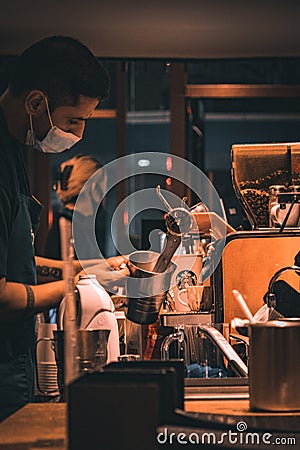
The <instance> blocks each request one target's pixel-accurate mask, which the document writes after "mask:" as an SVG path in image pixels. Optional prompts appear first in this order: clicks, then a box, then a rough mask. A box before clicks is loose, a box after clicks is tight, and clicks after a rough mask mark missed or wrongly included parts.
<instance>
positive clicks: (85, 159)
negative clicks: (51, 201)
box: [44, 154, 106, 259]
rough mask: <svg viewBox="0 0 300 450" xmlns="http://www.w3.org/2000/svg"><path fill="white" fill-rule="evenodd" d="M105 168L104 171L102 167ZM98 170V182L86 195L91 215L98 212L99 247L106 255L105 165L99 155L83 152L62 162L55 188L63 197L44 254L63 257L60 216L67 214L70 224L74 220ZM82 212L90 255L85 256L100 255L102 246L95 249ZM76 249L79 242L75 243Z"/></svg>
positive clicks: (55, 209) (97, 232)
mask: <svg viewBox="0 0 300 450" xmlns="http://www.w3.org/2000/svg"><path fill="white" fill-rule="evenodd" d="M100 169H101V170H100ZM95 172H98V174H97V182H95V183H93V184H92V185H91V188H90V192H89V194H90V195H89V196H87V197H88V198H86V203H89V205H86V206H87V212H86V213H87V214H93V213H94V212H95V211H97V214H96V221H95V233H96V239H97V243H98V247H99V249H100V251H101V254H102V255H103V256H106V251H105V243H106V239H105V237H106V230H105V229H106V211H105V207H104V201H101V200H102V196H103V195H104V194H105V191H106V174H105V171H104V169H102V164H101V163H100V162H99V161H98V159H97V158H95V157H94V156H91V155H85V154H79V155H76V156H74V157H72V158H70V159H68V160H67V161H64V162H63V163H61V165H60V167H59V169H58V171H57V174H56V180H55V182H54V186H53V187H54V190H55V191H56V194H57V196H58V198H59V201H60V202H59V204H58V205H57V206H56V208H54V209H53V225H52V228H51V229H50V230H49V233H48V237H47V242H46V246H45V252H44V256H45V257H47V258H52V259H62V252H61V233H60V226H59V224H60V218H61V217H64V218H65V219H66V220H67V221H69V222H70V223H71V222H72V218H73V213H74V208H75V203H76V200H77V198H78V195H79V193H80V192H81V190H82V188H83V186H84V185H85V183H86V182H87V181H88V180H89V178H90V177H91V176H92V175H93V174H95ZM78 214H82V216H83V217H82V221H81V222H82V228H83V230H82V233H81V234H80V235H81V239H83V240H84V247H85V248H86V254H85V255H80V256H81V257H84V258H88V257H91V256H92V257H93V258H96V257H97V255H98V249H93V248H92V246H91V245H92V244H91V242H90V239H89V236H88V235H87V234H86V233H85V232H84V231H85V230H84V215H83V213H79V212H78ZM75 250H76V242H75Z"/></svg>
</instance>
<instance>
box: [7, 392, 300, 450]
mask: <svg viewBox="0 0 300 450" xmlns="http://www.w3.org/2000/svg"><path fill="white" fill-rule="evenodd" d="M185 411H186V412H193V413H198V414H199V417H200V418H201V417H202V418H204V417H206V418H208V419H209V418H212V419H216V418H218V417H219V418H222V423H224V420H225V422H226V419H227V418H228V420H229V419H230V418H231V419H232V418H235V423H236V421H237V418H244V419H245V422H247V423H248V424H249V422H251V420H252V421H253V420H255V423H256V424H258V425H259V424H260V423H263V424H265V423H267V424H268V423H269V424H270V423H271V422H270V420H271V421H272V420H273V419H275V421H276V422H278V423H279V422H280V423H281V424H283V425H284V422H285V420H288V421H289V423H291V424H292V426H291V427H292V428H293V427H294V426H295V424H298V425H300V412H297V413H295V412H293V413H285V414H281V413H270V412H266V413H263V412H251V411H250V410H249V401H248V400H193V401H186V402H185ZM266 421H269V422H266ZM228 423H229V422H228ZM298 430H299V426H298V428H296V429H295V431H298ZM45 448H47V449H48V450H67V441H66V404H64V403H30V404H28V405H26V406H25V407H24V408H22V409H20V410H19V411H17V412H16V413H15V414H13V415H12V416H10V417H9V418H7V419H6V420H4V421H3V422H2V423H1V424H0V450H4V449H5V450H25V449H26V450H29V449H30V450H42V449H44V450H45ZM295 448H296V447H295ZM83 450H85V449H83ZM87 450H88V449H87ZM99 450H100V449H99Z"/></svg>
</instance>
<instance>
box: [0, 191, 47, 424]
mask: <svg viewBox="0 0 300 450" xmlns="http://www.w3.org/2000/svg"><path fill="white" fill-rule="evenodd" d="M41 207H42V206H41V204H40V203H39V202H38V201H37V200H35V199H34V198H32V197H28V196H26V195H24V194H20V197H19V207H18V211H17V214H16V218H15V221H14V225H13V228H12V232H11V234H10V237H9V245H8V258H7V276H6V279H7V281H12V282H18V283H22V284H29V285H35V284H36V266H35V259H34V242H33V241H34V235H35V233H36V231H37V229H38V225H39V215H40V210H41ZM34 365H35V319H34V317H30V318H27V319H25V320H24V319H23V320H22V319H20V320H18V321H14V322H10V323H5V324H1V323H0V420H3V419H4V418H5V417H7V416H9V415H10V414H12V413H13V412H15V411H16V410H18V409H19V408H21V407H22V406H24V405H25V404H26V403H28V402H32V401H34Z"/></svg>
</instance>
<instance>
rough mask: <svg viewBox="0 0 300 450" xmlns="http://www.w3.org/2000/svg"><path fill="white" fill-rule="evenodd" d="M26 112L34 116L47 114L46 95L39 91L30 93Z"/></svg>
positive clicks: (27, 97)
mask: <svg viewBox="0 0 300 450" xmlns="http://www.w3.org/2000/svg"><path fill="white" fill-rule="evenodd" d="M25 110H26V112H27V113H28V114H30V115H32V116H35V115H36V114H40V113H43V112H45V110H46V102H45V94H44V93H43V92H42V91H39V90H37V89H36V90H33V91H30V92H28V94H27V95H26V97H25Z"/></svg>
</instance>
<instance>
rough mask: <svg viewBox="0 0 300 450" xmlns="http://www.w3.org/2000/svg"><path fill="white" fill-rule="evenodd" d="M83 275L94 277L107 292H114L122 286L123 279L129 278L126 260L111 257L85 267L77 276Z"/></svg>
mask: <svg viewBox="0 0 300 450" xmlns="http://www.w3.org/2000/svg"><path fill="white" fill-rule="evenodd" d="M85 274H94V275H96V278H97V280H98V282H99V283H100V284H101V286H103V287H104V288H105V289H106V290H107V291H109V292H116V290H117V287H118V286H121V285H122V284H123V282H124V278H125V277H126V276H127V277H129V276H130V272H129V269H128V267H127V259H126V258H125V257H124V256H113V257H111V258H108V259H103V260H99V263H98V264H95V265H93V266H89V267H86V268H85V269H84V270H82V271H81V272H79V273H78V274H77V276H78V278H79V276H80V275H85ZM77 276H76V278H75V280H76V279H77Z"/></svg>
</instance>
